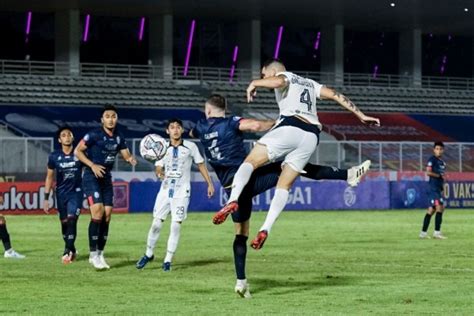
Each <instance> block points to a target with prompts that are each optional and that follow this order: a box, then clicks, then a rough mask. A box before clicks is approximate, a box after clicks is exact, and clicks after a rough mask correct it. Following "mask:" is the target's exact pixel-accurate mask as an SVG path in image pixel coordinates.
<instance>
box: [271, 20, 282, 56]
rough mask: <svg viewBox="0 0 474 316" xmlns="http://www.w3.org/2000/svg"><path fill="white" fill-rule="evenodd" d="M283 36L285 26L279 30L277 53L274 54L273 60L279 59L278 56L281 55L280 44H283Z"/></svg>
mask: <svg viewBox="0 0 474 316" xmlns="http://www.w3.org/2000/svg"><path fill="white" fill-rule="evenodd" d="M282 35H283V25H281V26H280V28H279V29H278V38H277V42H276V45H275V53H274V54H273V58H278V54H279V53H280V43H281V36H282Z"/></svg>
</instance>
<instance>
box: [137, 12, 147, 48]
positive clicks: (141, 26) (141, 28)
mask: <svg viewBox="0 0 474 316" xmlns="http://www.w3.org/2000/svg"><path fill="white" fill-rule="evenodd" d="M144 31H145V17H144V16H143V17H142V18H141V19H140V30H139V31H138V41H139V42H141V41H142V40H143V32H144Z"/></svg>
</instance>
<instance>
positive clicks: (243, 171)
mask: <svg viewBox="0 0 474 316" xmlns="http://www.w3.org/2000/svg"><path fill="white" fill-rule="evenodd" d="M252 172H253V166H252V164H251V163H248V162H244V163H243V164H241V165H240V167H239V170H237V172H236V173H235V176H234V181H233V182H232V192H231V193H230V197H229V202H233V201H237V200H238V199H239V197H240V194H241V193H242V190H243V189H244V187H245V185H246V184H247V183H248V182H249V180H250V177H251V176H252Z"/></svg>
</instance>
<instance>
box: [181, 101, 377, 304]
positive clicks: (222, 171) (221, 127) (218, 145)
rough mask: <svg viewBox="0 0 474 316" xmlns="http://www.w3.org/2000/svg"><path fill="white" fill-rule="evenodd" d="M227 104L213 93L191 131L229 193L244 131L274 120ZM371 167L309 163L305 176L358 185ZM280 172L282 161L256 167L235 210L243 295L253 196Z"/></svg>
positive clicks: (241, 155) (246, 286) (366, 164)
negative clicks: (230, 109) (238, 112)
mask: <svg viewBox="0 0 474 316" xmlns="http://www.w3.org/2000/svg"><path fill="white" fill-rule="evenodd" d="M226 106H227V102H226V99H225V98H224V97H222V96H221V95H217V94H215V95H212V96H210V97H209V98H208V99H207V101H206V103H205V105H204V112H205V115H206V118H205V119H201V120H199V121H198V122H197V124H196V126H195V128H194V129H193V130H192V131H191V133H190V134H191V136H192V137H198V138H199V140H200V142H201V144H202V145H203V146H204V149H205V152H206V157H207V159H208V162H209V164H210V165H211V166H212V168H213V169H214V171H215V172H216V174H217V177H218V178H219V181H220V183H221V185H222V186H223V187H224V188H226V193H227V194H229V193H230V185H231V184H232V181H233V177H234V175H235V173H236V172H237V170H238V168H239V166H240V165H241V164H242V162H243V161H244V160H245V157H246V156H247V154H248V151H247V149H246V146H245V143H244V133H245V132H263V131H267V130H269V129H270V128H271V127H272V126H273V125H274V123H275V122H274V121H273V120H255V119H244V118H241V117H238V116H226ZM369 167H370V161H365V162H364V163H362V164H361V165H359V166H356V167H352V168H350V169H338V168H334V167H327V166H320V165H312V164H307V165H306V166H305V169H304V170H305V171H306V173H304V176H305V177H308V178H311V179H315V180H322V179H327V180H343V181H347V183H348V184H349V185H350V186H356V185H357V184H358V183H359V181H360V179H361V177H362V176H363V175H364V174H365V173H366V172H367V171H368V170H369ZM280 172H281V162H274V163H271V164H268V165H266V166H264V167H262V168H259V169H257V170H256V171H255V172H254V173H253V174H252V177H251V178H250V181H249V182H248V183H247V185H246V186H245V188H244V190H243V192H242V194H241V196H240V197H239V200H238V203H239V209H238V210H237V211H236V212H233V213H232V220H233V221H234V226H235V239H234V243H233V252H234V265H235V272H236V276H237V283H236V286H235V292H237V293H238V294H239V295H240V296H241V297H246V298H247V297H250V290H249V284H248V283H247V279H246V272H245V266H246V255H247V239H248V235H249V225H250V215H251V211H252V198H253V197H254V196H257V195H259V194H261V193H263V192H265V191H266V190H268V189H271V188H273V187H275V185H276V184H277V182H278V177H279V175H280ZM229 214H230V213H218V214H216V216H214V219H213V222H214V223H215V224H221V223H223V222H224V221H225V219H226V218H227V216H228V215H229Z"/></svg>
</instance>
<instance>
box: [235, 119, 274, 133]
mask: <svg viewBox="0 0 474 316" xmlns="http://www.w3.org/2000/svg"><path fill="white" fill-rule="evenodd" d="M273 125H275V121H274V120H256V119H241V120H240V122H239V130H240V131H242V132H250V133H257V132H265V131H268V130H269V129H270V128H272V127H273Z"/></svg>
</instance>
